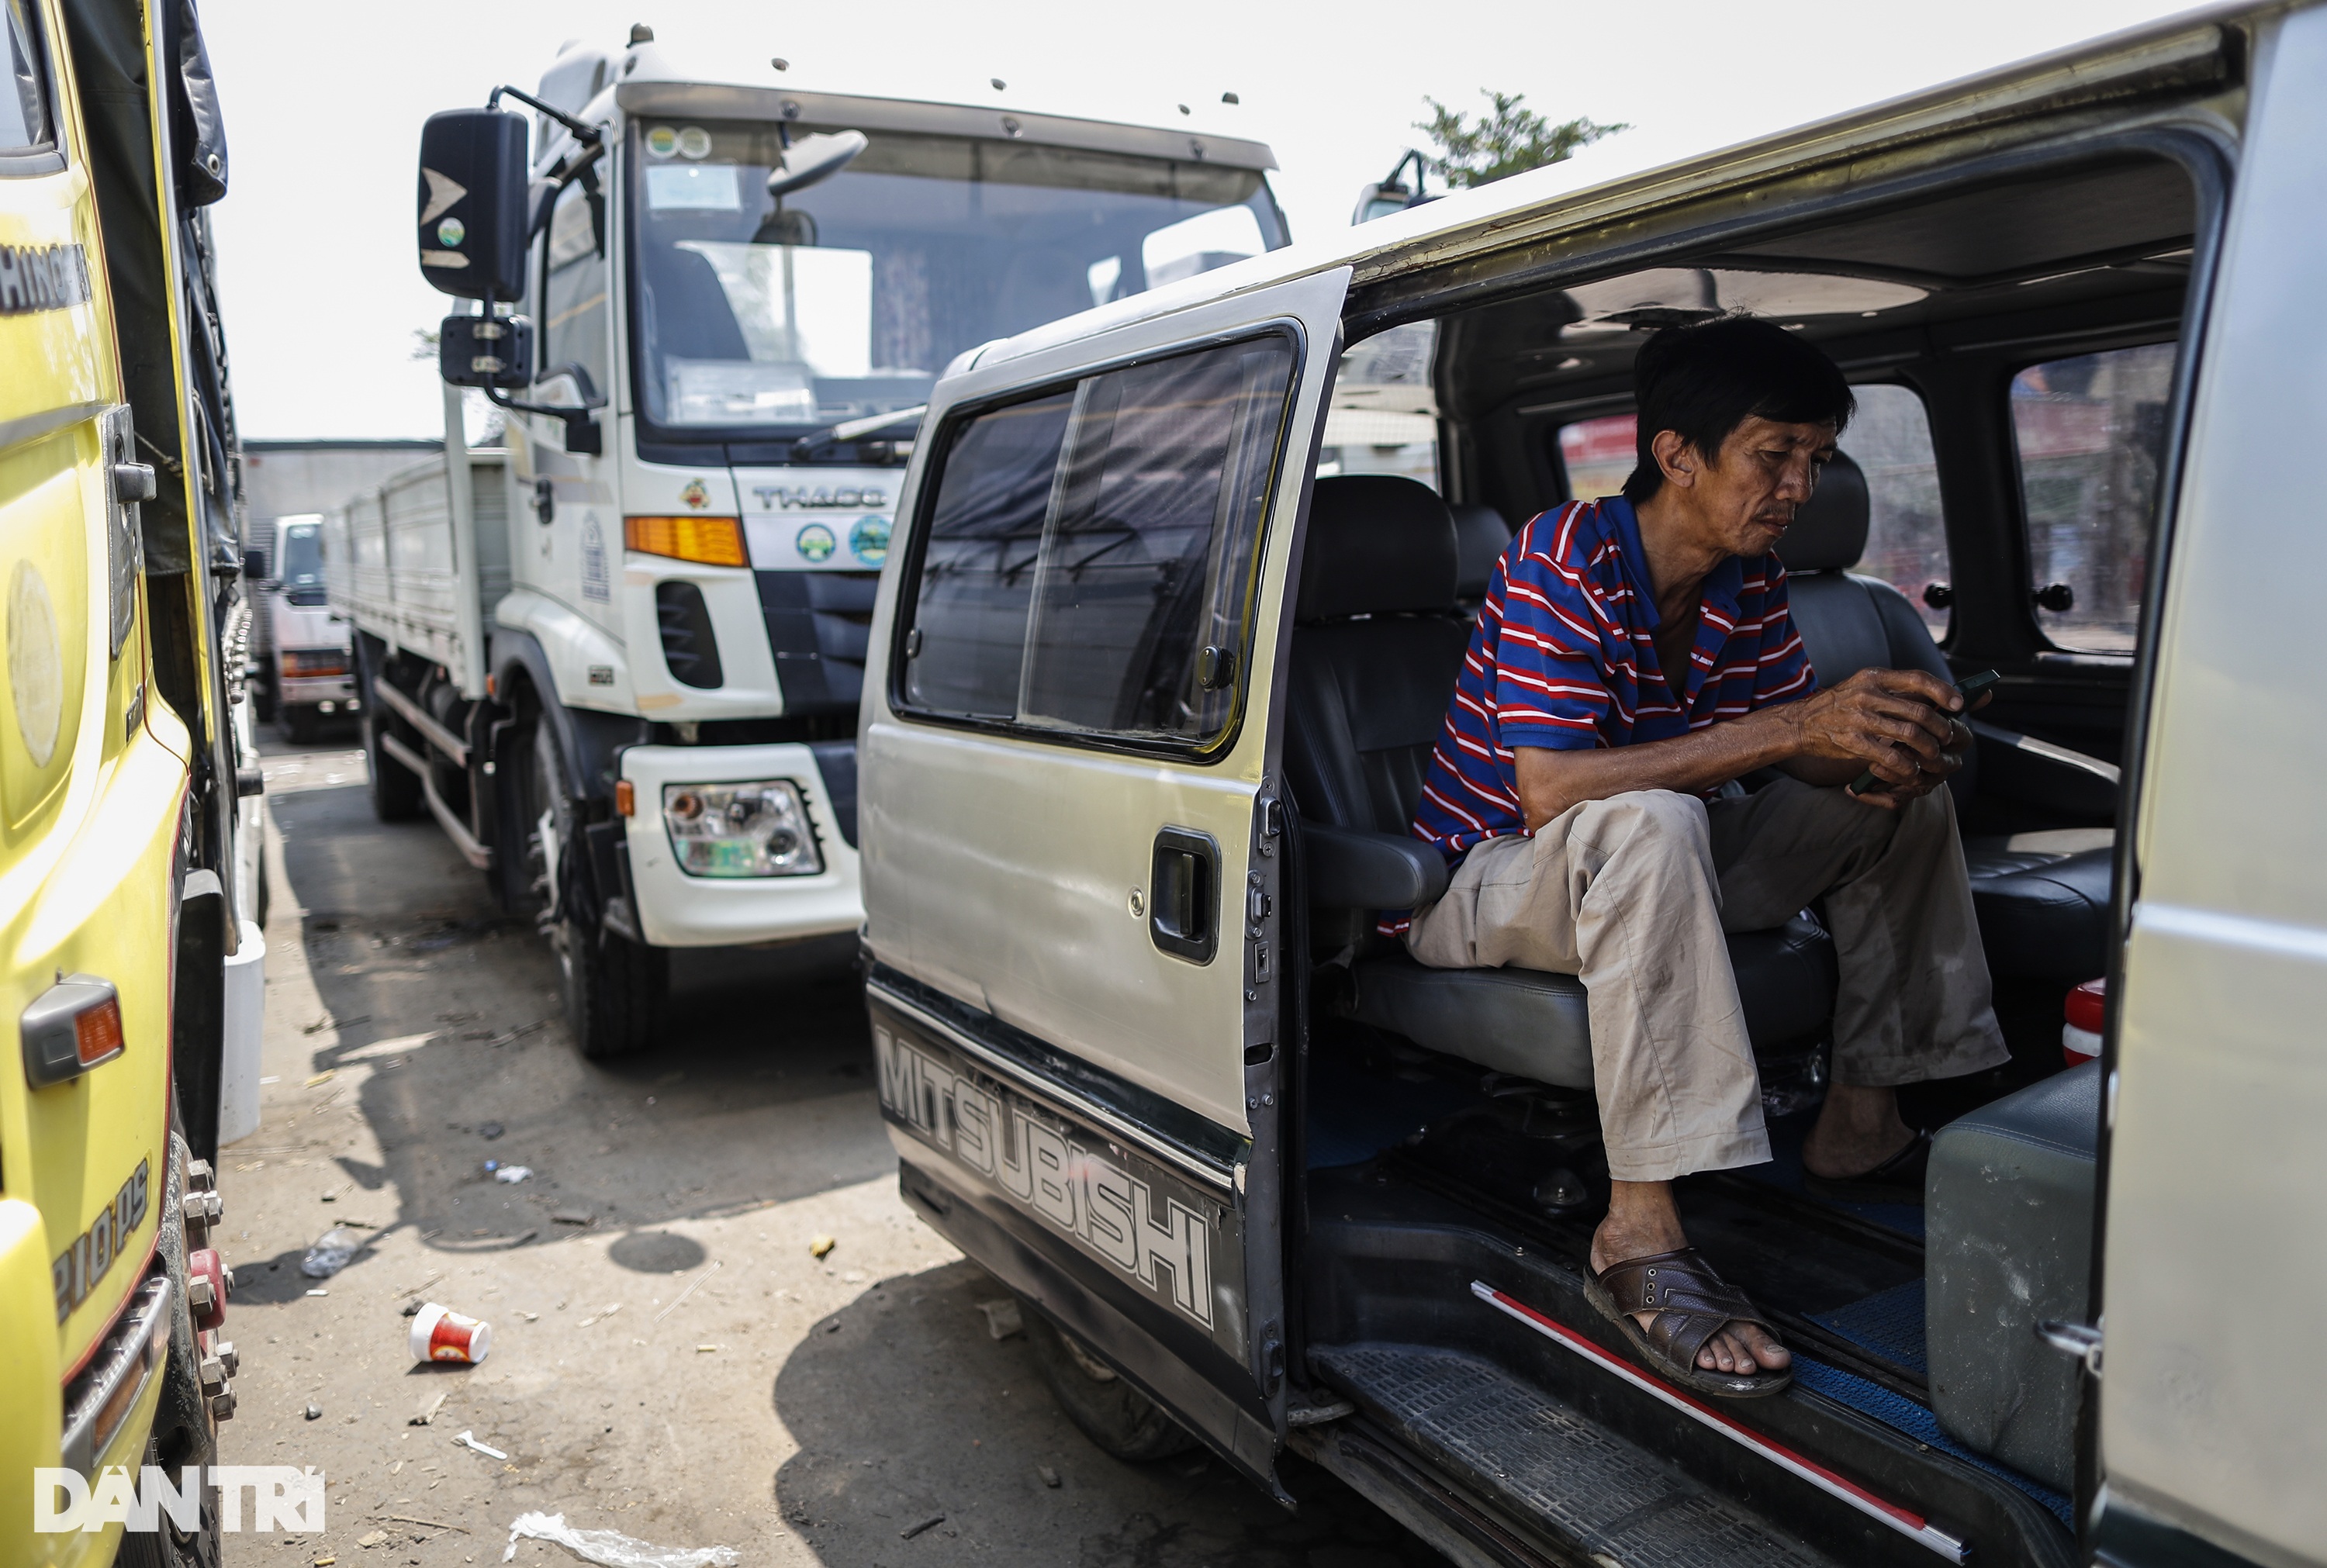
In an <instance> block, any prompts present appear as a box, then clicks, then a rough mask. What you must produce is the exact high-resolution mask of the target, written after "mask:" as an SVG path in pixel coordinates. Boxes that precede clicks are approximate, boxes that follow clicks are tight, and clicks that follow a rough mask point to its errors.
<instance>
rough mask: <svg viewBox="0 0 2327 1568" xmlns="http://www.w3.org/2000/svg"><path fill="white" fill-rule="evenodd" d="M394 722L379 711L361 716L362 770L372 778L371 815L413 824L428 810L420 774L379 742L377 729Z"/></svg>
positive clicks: (381, 818) (368, 712)
mask: <svg viewBox="0 0 2327 1568" xmlns="http://www.w3.org/2000/svg"><path fill="white" fill-rule="evenodd" d="M394 722H395V721H394V720H392V719H390V718H388V716H387V715H386V714H382V713H381V712H380V711H379V710H378V708H371V709H369V710H367V711H366V713H365V714H364V716H363V749H364V768H365V770H366V771H367V772H369V774H370V775H371V813H372V815H373V816H374V817H378V818H379V819H380V820H381V821H382V822H413V821H416V820H418V819H419V817H420V814H421V813H422V812H423V811H425V810H426V809H427V803H426V801H425V800H424V799H423V798H422V797H421V793H420V775H419V774H417V773H415V772H414V771H413V770H411V769H409V768H407V767H406V766H405V765H404V764H403V763H401V762H399V761H397V760H396V759H395V758H393V757H391V756H389V755H388V748H387V747H385V746H383V745H381V744H380V743H379V732H380V726H381V725H383V724H388V723H394Z"/></svg>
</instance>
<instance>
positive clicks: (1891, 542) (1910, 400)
mask: <svg viewBox="0 0 2327 1568" xmlns="http://www.w3.org/2000/svg"><path fill="white" fill-rule="evenodd" d="M1851 390H1852V391H1853V392H1854V393H1855V394H1856V396H1857V397H1858V413H1857V414H1856V415H1855V416H1854V417H1853V418H1852V420H1851V422H1850V428H1849V429H1848V430H1846V431H1845V432H1843V436H1842V443H1841V444H1842V450H1843V451H1845V452H1846V453H1849V454H1850V455H1851V456H1852V457H1853V458H1855V459H1856V460H1857V462H1858V466H1859V467H1860V468H1861V469H1862V470H1864V472H1865V474H1866V499H1867V509H1868V518H1867V525H1866V553H1865V554H1864V555H1861V556H1860V557H1859V558H1858V565H1856V566H1855V567H1854V568H1853V570H1854V571H1857V572H1863V573H1864V574H1866V575H1867V576H1869V577H1880V578H1881V579H1883V581H1884V582H1885V583H1890V584H1891V585H1892V587H1893V588H1896V589H1897V590H1899V592H1900V593H1904V594H1905V595H1906V596H1907V602H1909V603H1911V604H1912V605H1913V606H1914V607H1915V611H1916V613H1918V614H1920V616H1922V618H1923V624H1924V625H1925V626H1927V627H1929V628H1930V632H1931V635H1932V637H1933V638H1940V637H1944V636H1946V635H1947V630H1948V611H1947V610H1946V609H1945V608H1944V607H1941V608H1937V609H1935V608H1933V607H1932V606H1931V605H1930V603H1928V602H1925V600H1924V597H1923V593H1924V590H1925V589H1927V588H1929V587H1930V585H1931V584H1932V583H1946V582H1947V581H1948V529H1947V520H1946V518H1945V517H1944V516H1943V515H1942V514H1941V512H1940V510H1939V460H1938V458H1937V457H1935V456H1934V455H1933V454H1932V452H1931V421H1930V415H1928V414H1926V413H1925V412H1924V410H1923V400H1922V399H1921V398H1920V397H1917V396H1916V395H1915V394H1914V392H1913V391H1911V389H1909V388H1907V387H1892V386H1874V387H1852V388H1851ZM1785 553H1786V546H1784V544H1783V543H1780V545H1779V546H1778V554H1779V556H1780V558H1781V559H1782V558H1783V557H1784V555H1785Z"/></svg>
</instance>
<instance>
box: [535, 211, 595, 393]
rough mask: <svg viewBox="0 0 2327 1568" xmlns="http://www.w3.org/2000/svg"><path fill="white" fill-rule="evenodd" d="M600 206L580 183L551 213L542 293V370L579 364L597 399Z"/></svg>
mask: <svg viewBox="0 0 2327 1568" xmlns="http://www.w3.org/2000/svg"><path fill="white" fill-rule="evenodd" d="M604 211H605V207H604V203H603V201H593V199H592V197H591V195H590V193H589V191H586V190H584V188H583V186H582V183H581V182H580V181H578V180H577V181H575V182H574V183H572V184H570V185H568V186H566V187H565V190H563V191H559V192H558V194H557V205H556V207H554V208H552V209H551V210H550V215H549V247H548V254H547V257H545V258H544V263H543V265H544V266H545V267H546V269H547V285H546V286H545V288H544V289H543V291H542V320H541V368H542V369H543V371H544V372H545V373H546V372H547V371H550V370H554V369H556V368H557V367H558V366H560V365H579V366H581V367H582V368H583V369H585V370H587V371H589V372H590V379H591V381H592V382H593V384H594V387H595V389H596V391H597V393H598V395H599V396H600V397H607V396H610V395H611V387H612V379H613V377H612V369H610V366H609V358H610V356H611V354H612V345H611V344H610V343H609V342H608V341H607V338H606V333H607V322H608V320H609V318H608V316H607V314H606V240H605V219H604Z"/></svg>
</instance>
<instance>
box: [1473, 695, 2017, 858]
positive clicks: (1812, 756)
mask: <svg viewBox="0 0 2327 1568" xmlns="http://www.w3.org/2000/svg"><path fill="white" fill-rule="evenodd" d="M1981 701H1983V702H1984V701H1986V698H1985V697H1983V698H1982V699H1981ZM1978 705H1979V704H1978V703H1974V704H1973V706H1974V707H1977V706H1978ZM1962 710H1963V694H1962V693H1960V692H1958V691H1957V690H1956V688H1955V687H1953V686H1949V684H1948V683H1947V682H1945V681H1943V680H1940V679H1939V678H1938V677H1934V676H1929V675H1925V674H1924V673H1923V672H1922V671H1920V670H1913V669H1863V670H1860V671H1859V672H1858V673H1857V674H1856V675H1854V676H1852V677H1850V678H1849V679H1848V680H1846V681H1843V682H1842V683H1841V684H1839V685H1837V686H1828V687H1827V688H1826V689H1825V690H1823V691H1819V692H1814V693H1812V694H1811V695H1808V696H1806V697H1804V698H1802V699H1801V700H1800V701H1799V702H1790V703H1780V704H1779V705H1777V706H1776V707H1771V708H1760V709H1757V710H1755V711H1754V712H1752V713H1750V714H1746V715H1744V716H1743V718H1737V719H1730V720H1727V721H1725V722H1724V723H1718V724H1707V725H1706V727H1705V728H1703V729H1701V730H1692V731H1690V732H1689V733H1687V734H1686V735H1676V736H1674V737H1673V738H1671V739H1670V740H1666V741H1645V742H1641V743H1640V744H1639V745H1633V746H1615V747H1600V748H1596V749H1593V750H1590V751H1583V750H1578V751H1549V750H1546V749H1544V748H1541V747H1537V746H1520V747H1518V748H1516V749H1515V750H1514V752H1513V759H1514V762H1513V771H1514V772H1516V773H1517V775H1518V780H1519V808H1520V811H1521V814H1522V815H1523V816H1524V817H1525V818H1526V821H1527V828H1528V832H1529V833H1533V832H1534V831H1535V830H1536V829H1537V828H1539V827H1541V826H1543V825H1544V824H1545V823H1547V822H1549V821H1550V820H1551V819H1552V818H1554V817H1557V816H1559V815H1560V814H1561V813H1563V812H1565V811H1566V810H1568V809H1569V808H1570V807H1575V806H1579V805H1581V804H1583V803H1584V801H1586V800H1605V799H1607V798H1609V797H1610V796H1612V795H1621V794H1622V793H1623V792H1625V791H1626V790H1629V789H1674V790H1678V791H1680V792H1681V793H1683V794H1695V793H1696V792H1697V791H1700V790H1705V789H1715V788H1717V787H1718V786H1720V785H1721V784H1723V783H1725V782H1726V781H1727V780H1729V779H1738V778H1743V776H1744V775H1746V774H1748V773H1751V772H1752V771H1753V770H1755V769H1757V768H1781V769H1783V770H1785V771H1787V772H1788V773H1790V774H1792V775H1793V776H1794V777H1795V778H1797V779H1800V780H1801V781H1802V782H1803V783H1805V784H1817V785H1822V786H1832V785H1838V784H1847V783H1849V782H1850V781H1851V780H1852V779H1855V778H1857V777H1858V775H1859V774H1860V773H1862V772H1864V771H1865V770H1867V769H1869V768H1872V769H1874V776H1875V778H1876V779H1877V780H1879V781H1880V782H1881V783H1882V784H1883V786H1885V789H1884V790H1883V791H1882V792H1877V791H1874V790H1869V791H1868V792H1867V793H1865V794H1864V795H1861V796H1859V797H1858V798H1859V799H1861V800H1864V801H1865V802H1866V803H1867V804H1868V805H1869V806H1874V807H1881V808H1882V809H1883V810H1885V811H1890V810H1895V809H1896V808H1898V807H1900V806H1902V805H1904V804H1905V803H1906V802H1908V801H1910V800H1912V799H1914V798H1916V797H1917V796H1919V795H1928V794H1930V792H1931V790H1932V789H1934V788H1936V787H1937V786H1938V785H1939V784H1940V783H1942V782H1944V781H1945V779H1947V777H1948V775H1949V774H1950V773H1952V772H1954V771H1955V770H1957V769H1958V768H1960V767H1962V766H1963V755H1962V754H1963V752H1964V751H1965V749H1966V748H1967V747H1969V746H1970V744H1971V738H1972V737H1971V731H1970V730H1969V729H1967V727H1966V726H1965V725H1964V724H1962V723H1959V722H1958V720H1957V719H1956V718H1955V717H1954V716H1953V715H1954V714H1957V713H1959V712H1961V711H1962Z"/></svg>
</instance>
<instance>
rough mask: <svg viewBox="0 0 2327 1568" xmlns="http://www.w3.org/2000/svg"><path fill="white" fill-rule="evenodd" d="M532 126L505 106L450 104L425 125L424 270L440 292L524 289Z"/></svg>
mask: <svg viewBox="0 0 2327 1568" xmlns="http://www.w3.org/2000/svg"><path fill="white" fill-rule="evenodd" d="M526 131H527V126H526V123H525V117H524V116H523V115H519V114H512V113H510V112H509V111H508V110H505V109H446V110H444V112H443V113H442V114H435V115H431V116H429V117H428V122H427V124H425V126H422V127H421V129H420V206H419V211H420V275H421V276H423V277H425V278H426V279H427V280H428V281H429V283H430V284H431V285H434V286H435V288H437V289H439V290H441V291H442V292H444V293H445V294H457V295H459V296H460V297H461V298H463V299H472V300H480V299H484V298H487V297H488V296H490V297H491V298H494V299H501V300H513V299H516V298H518V297H519V295H520V294H523V293H524V292H525V249H526V232H525V228H526V223H525V220H526V200H525V197H526V183H527V180H526V176H527V167H526ZM448 362H449V361H448ZM476 384H477V383H473V382H472V383H469V385H476Z"/></svg>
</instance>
